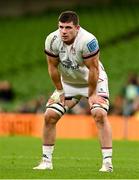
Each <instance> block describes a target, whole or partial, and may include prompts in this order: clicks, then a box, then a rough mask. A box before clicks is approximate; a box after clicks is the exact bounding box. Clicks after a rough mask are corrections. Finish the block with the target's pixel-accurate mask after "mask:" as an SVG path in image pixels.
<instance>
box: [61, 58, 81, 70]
mask: <svg viewBox="0 0 139 180" xmlns="http://www.w3.org/2000/svg"><path fill="white" fill-rule="evenodd" d="M61 64H62V66H63V67H65V68H67V69H74V70H77V69H79V64H76V65H75V64H73V62H72V61H71V60H70V59H67V60H65V61H62V62H61Z"/></svg>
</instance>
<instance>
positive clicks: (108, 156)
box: [102, 148, 112, 163]
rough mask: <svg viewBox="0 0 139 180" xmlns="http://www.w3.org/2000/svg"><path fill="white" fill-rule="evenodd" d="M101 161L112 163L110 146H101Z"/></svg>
mask: <svg viewBox="0 0 139 180" xmlns="http://www.w3.org/2000/svg"><path fill="white" fill-rule="evenodd" d="M102 156H103V163H105V162H109V163H112V148H102Z"/></svg>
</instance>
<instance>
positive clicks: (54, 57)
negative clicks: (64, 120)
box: [45, 33, 65, 105]
mask: <svg viewBox="0 0 139 180" xmlns="http://www.w3.org/2000/svg"><path fill="white" fill-rule="evenodd" d="M57 39H58V37H57V35H56V34H54V33H51V34H50V35H49V36H48V37H47V38H46V41H45V53H46V59H47V63H48V72H49V75H50V78H51V80H52V82H53V84H54V86H55V88H56V90H55V91H54V93H53V95H52V96H51V97H50V99H49V102H48V103H53V102H59V99H60V102H61V103H62V104H63V105H64V101H65V100H64V99H65V98H64V91H63V87H62V82H61V75H60V72H59V69H58V65H59V52H58V48H57V44H58V40H57Z"/></svg>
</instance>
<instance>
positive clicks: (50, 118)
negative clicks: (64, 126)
mask: <svg viewBox="0 0 139 180" xmlns="http://www.w3.org/2000/svg"><path fill="white" fill-rule="evenodd" d="M59 118H60V116H59V115H58V114H57V113H56V112H54V111H53V110H48V109H47V110H46V111H45V113H44V120H45V124H46V125H49V124H56V123H57V121H58V120H59Z"/></svg>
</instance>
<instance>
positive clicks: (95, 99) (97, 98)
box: [88, 94, 106, 107]
mask: <svg viewBox="0 0 139 180" xmlns="http://www.w3.org/2000/svg"><path fill="white" fill-rule="evenodd" d="M88 102H89V105H90V107H91V106H92V105H93V104H104V103H106V100H105V98H103V97H101V96H98V95H96V94H93V95H92V96H90V97H89V99H88Z"/></svg>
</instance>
